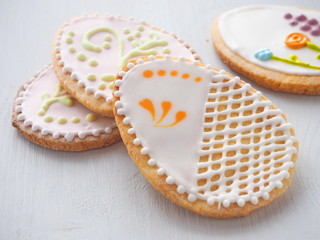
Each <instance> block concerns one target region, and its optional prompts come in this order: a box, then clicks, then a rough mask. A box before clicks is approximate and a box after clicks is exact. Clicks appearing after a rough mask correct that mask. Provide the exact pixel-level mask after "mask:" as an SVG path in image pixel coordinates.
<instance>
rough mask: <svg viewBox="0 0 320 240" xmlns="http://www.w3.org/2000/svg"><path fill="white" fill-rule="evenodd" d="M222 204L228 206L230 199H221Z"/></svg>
mask: <svg viewBox="0 0 320 240" xmlns="http://www.w3.org/2000/svg"><path fill="white" fill-rule="evenodd" d="M222 205H223V206H224V207H229V206H230V201H229V200H228V199H226V200H224V201H223V203H222Z"/></svg>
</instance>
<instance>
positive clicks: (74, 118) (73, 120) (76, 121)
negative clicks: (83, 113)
mask: <svg viewBox="0 0 320 240" xmlns="http://www.w3.org/2000/svg"><path fill="white" fill-rule="evenodd" d="M71 122H72V123H79V122H80V118H78V117H72V118H71Z"/></svg>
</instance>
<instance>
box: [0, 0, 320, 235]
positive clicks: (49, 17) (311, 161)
mask: <svg viewBox="0 0 320 240" xmlns="http://www.w3.org/2000/svg"><path fill="white" fill-rule="evenodd" d="M266 2H267V3H268V4H282V5H298V6H301V7H305V8H314V9H318V10H320V2H319V0H305V1H299V0H294V1H293V0H291V1H290V0H286V1H279V0H272V1H266ZM255 3H257V1H255V0H242V1H236V0H233V1H231V0H230V1H217V0H206V1H205V0H198V1H177V0H175V1H173V0H161V1H148V0H145V1H143V0H141V1H140V0H133V1H132V0H113V1H111V0H73V1H66V0H54V1H43V0H28V1H25V0H20V1H19V0H10V1H9V0H8V1H1V3H0V13H1V14H0V30H1V34H0V47H1V54H0V66H1V90H0V106H1V108H0V119H1V124H0V136H1V144H0V240H18V239H21V240H29V239H30V240H51V239H52V240H56V239H58V240H60V239H63V240H68V239H77V240H87V239H94V240H95V239H166V238H167V239H246V240H250V239H259V240H262V239H291V240H294V239H299V240H301V239H320V157H319V156H320V127H319V126H320V111H319V110H320V96H299V95H293V94H286V93H278V92H273V91H271V90H267V89H264V88H262V87H260V86H257V85H256V84H254V83H253V86H254V87H256V88H257V89H259V90H261V91H262V92H263V93H264V94H265V95H266V96H267V97H268V98H270V99H271V100H272V101H273V102H274V103H275V104H276V105H277V106H279V107H280V108H282V109H283V110H284V112H285V113H286V114H287V117H288V119H289V121H290V122H291V123H292V124H293V126H294V127H295V129H296V134H297V138H298V140H299V141H300V154H299V160H298V163H297V170H296V176H295V178H294V180H293V183H292V186H291V187H290V188H289V190H288V191H287V192H286V193H285V194H284V195H283V196H282V197H280V198H279V199H277V200H276V201H274V202H273V203H272V204H270V205H269V206H267V207H264V208H262V209H260V210H258V211H256V212H254V213H252V214H251V215H250V216H248V217H245V218H238V219H230V220H215V219H209V218H205V217H201V216H198V215H195V214H193V213H191V212H189V211H187V210H185V209H183V208H181V207H178V206H176V205H175V204H173V203H171V202H170V201H169V200H167V199H166V198H165V197H163V196H162V195H161V194H160V193H158V192H157V191H155V190H153V189H152V187H151V186H150V185H149V183H148V182H147V181H146V180H145V179H144V178H143V177H142V175H141V174H140V172H139V171H138V169H137V168H136V167H135V165H134V164H133V163H132V161H131V159H130V157H129V156H128V154H127V152H126V148H125V147H124V145H123V144H122V143H121V142H119V143H117V144H114V145H112V146H110V147H108V148H104V149H99V150H91V151H85V152H81V153H67V152H57V151H53V150H48V149H45V148H42V147H40V146H37V145H35V144H33V143H30V142H29V141H27V140H25V139H24V138H23V137H22V136H20V135H19V134H18V133H17V131H16V130H15V129H13V128H12V127H11V123H10V119H11V105H12V101H13V98H14V96H15V94H16V91H17V89H18V87H19V86H20V85H22V84H23V83H24V82H25V81H27V80H28V79H29V77H31V76H32V75H33V74H34V73H35V72H36V71H37V70H39V69H41V68H42V66H44V65H45V64H47V63H49V62H50V57H51V44H52V38H53V35H54V33H55V31H56V29H57V28H58V27H59V25H60V24H61V23H63V22H64V21H65V20H66V19H68V18H69V17H72V16H77V15H82V14H83V13H85V12H102V13H103V12H108V13H112V14H120V15H129V16H133V17H136V18H142V19H145V20H146V21H148V22H150V23H152V24H154V25H156V26H159V27H162V28H164V29H167V30H168V31H172V32H175V33H176V34H177V35H178V36H180V37H181V38H183V39H185V40H186V41H187V42H189V43H190V44H191V45H192V46H193V47H194V49H196V50H197V51H198V53H199V54H200V56H201V57H202V58H203V60H204V61H205V62H206V63H209V64H212V65H213V66H215V67H217V68H222V69H225V70H227V71H230V69H229V68H228V67H227V66H226V65H224V64H223V63H222V62H221V61H220V60H219V59H218V57H217V54H216V53H215V52H214V50H213V48H212V43H211V40H210V31H209V29H210V24H211V22H212V20H213V19H214V18H215V16H217V15H218V14H220V13H222V12H223V11H226V10H228V9H231V8H235V7H239V6H243V5H248V4H255ZM259 4H263V2H262V1H261V2H259ZM301 4H303V5H301ZM231 72H232V71H231Z"/></svg>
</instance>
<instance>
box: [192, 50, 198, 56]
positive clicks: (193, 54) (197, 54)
mask: <svg viewBox="0 0 320 240" xmlns="http://www.w3.org/2000/svg"><path fill="white" fill-rule="evenodd" d="M192 51H193V49H192ZM193 57H194V58H199V55H198V54H193Z"/></svg>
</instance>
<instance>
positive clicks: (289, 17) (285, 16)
mask: <svg viewBox="0 0 320 240" xmlns="http://www.w3.org/2000/svg"><path fill="white" fill-rule="evenodd" d="M284 18H285V19H291V18H292V14H291V13H286V14H285V15H284Z"/></svg>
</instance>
